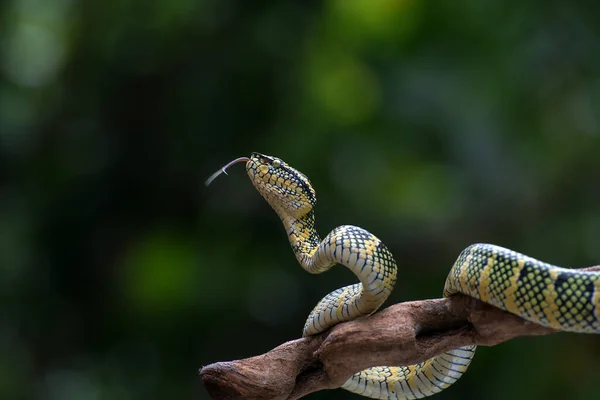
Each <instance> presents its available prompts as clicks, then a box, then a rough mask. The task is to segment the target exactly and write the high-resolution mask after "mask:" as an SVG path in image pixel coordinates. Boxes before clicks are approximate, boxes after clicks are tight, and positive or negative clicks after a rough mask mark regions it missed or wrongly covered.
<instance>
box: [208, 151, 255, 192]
mask: <svg viewBox="0 0 600 400" xmlns="http://www.w3.org/2000/svg"><path fill="white" fill-rule="evenodd" d="M248 161H250V159H249V158H248V157H240V158H236V159H235V160H233V161H231V162H229V163H227V165H225V166H224V167H223V168H221V169H220V170H218V171H217V172H215V173H214V174H212V175H211V176H210V177H209V178H208V179H207V180H206V182H204V184H205V185H206V186H208V185H210V184H211V183H212V181H214V180H215V179H216V178H217V176H219V175H221V174H225V175H227V168H229V167H231V166H232V165H233V164H237V163H239V162H248Z"/></svg>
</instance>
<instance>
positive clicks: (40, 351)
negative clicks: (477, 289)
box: [0, 0, 600, 400]
mask: <svg viewBox="0 0 600 400" xmlns="http://www.w3.org/2000/svg"><path fill="white" fill-rule="evenodd" d="M0 9H1V12H0V20H1V23H0V29H1V31H2V36H1V37H0V182H1V186H0V220H1V221H2V223H1V224H0V270H1V271H2V279H1V280H0V293H2V295H1V296H0V354H2V357H0V398H6V399H36V398H39V399H84V400H87V399H90V400H96V399H116V400H118V399H142V398H143V399H147V398H153V399H154V398H207V395H206V393H205V392H204V390H203V389H202V387H201V385H200V383H199V380H198V378H197V376H196V371H197V369H198V367H200V366H201V365H203V364H208V363H210V362H213V361H217V360H224V359H233V358H241V357H247V356H251V355H255V354H257V353H260V352H263V351H266V350H268V349H270V348H271V347H273V346H275V345H276V344H278V343H280V342H283V341H285V340H288V339H290V338H293V337H297V336H299V334H300V331H301V328H302V326H303V323H304V319H305V318H306V316H307V315H308V313H309V311H310V310H311V309H312V307H313V306H314V304H316V302H317V301H318V300H319V299H320V298H321V297H322V296H324V295H325V294H326V293H328V292H329V291H331V290H333V289H335V288H338V287H340V286H341V285H343V284H347V283H350V282H353V281H354V278H353V277H352V276H351V275H350V274H349V273H348V271H345V270H343V269H342V268H336V269H334V270H332V271H330V272H328V273H327V274H324V275H321V276H312V275H309V274H307V273H305V272H304V271H302V270H301V269H300V267H299V266H298V265H297V263H296V261H295V259H294V257H293V255H292V252H291V251H290V249H289V245H288V244H287V242H286V237H285V234H284V231H283V229H282V227H281V226H280V222H279V221H278V220H277V217H276V216H275V214H274V213H273V212H272V211H271V210H270V209H268V207H267V205H266V203H264V202H263V201H262V200H261V199H260V198H259V196H258V194H257V193H256V192H255V191H254V190H253V188H252V187H251V185H250V184H249V182H248V180H247V178H246V177H245V174H244V171H243V168H241V167H239V166H238V167H234V168H232V169H231V170H230V173H229V176H228V177H225V176H223V177H220V178H219V179H218V180H217V181H216V182H215V183H214V184H213V185H212V186H211V187H209V188H208V189H205V188H204V187H203V185H202V182H203V181H204V179H205V178H206V177H208V176H209V175H210V174H211V173H212V172H214V170H216V169H217V168H218V167H220V166H221V165H223V164H225V163H226V162H227V161H229V160H231V159H233V158H234V157H238V156H243V155H248V154H249V152H251V151H260V152H264V153H267V154H272V155H277V156H280V157H281V158H283V159H284V160H286V161H287V162H289V163H290V164H292V165H294V166H295V167H297V168H298V169H300V170H301V171H303V172H304V173H306V174H307V175H308V176H309V178H310V179H311V180H312V182H313V184H314V187H315V189H316V191H317V194H318V197H319V205H318V208H317V226H318V228H319V230H320V231H321V233H322V234H323V235H325V234H326V233H327V232H328V231H329V230H330V229H332V228H333V227H335V226H338V225H341V224H348V223H350V224H355V225H360V226H362V227H364V228H366V229H368V230H370V231H372V232H373V233H375V234H376V235H377V236H378V237H380V238H381V239H382V240H383V241H384V242H385V243H386V244H387V245H388V247H390V249H391V250H392V252H393V253H394V255H395V257H396V259H397V261H398V263H399V266H400V280H399V283H398V285H397V287H396V290H395V291H394V293H393V295H392V298H391V300H390V304H391V303H392V302H399V301H406V300H414V299H423V298H431V297H438V296H440V295H441V290H442V287H443V284H444V279H445V275H446V273H447V271H448V270H449V269H450V267H451V265H452V263H453V261H454V259H455V257H456V256H457V255H458V253H459V252H460V251H461V250H462V249H463V248H464V247H466V246H467V245H468V244H471V243H473V242H492V243H495V244H498V245H503V246H506V247H510V248H513V249H515V250H518V251H521V252H524V253H527V254H529V255H531V256H533V257H536V258H539V259H542V260H545V261H548V262H551V263H555V264H559V265H565V266H573V267H577V266H585V265H592V264H597V263H599V262H600V261H599V260H600V246H599V245H598V238H599V237H600V206H599V202H598V200H599V197H600V184H599V182H600V161H599V158H598V154H599V152H600V120H599V117H598V116H599V115H600V69H599V68H598V67H599V61H600V60H599V58H600V51H598V50H600V49H599V48H598V47H599V46H598V43H600V40H599V39H600V32H599V30H598V24H597V23H596V22H597V21H596V18H595V16H596V15H598V12H599V11H600V9H599V6H598V5H597V3H594V2H589V1H587V2H586V1H584V2H558V3H557V2H549V3H548V2H546V3H543V2H542V3H540V2H536V1H532V0H524V1H521V2H505V1H488V2H480V1H475V0H468V1H463V2H431V1H416V0H396V1H392V0H369V1H367V0H357V1H353V2H345V1H341V0H333V1H330V2H316V1H304V2H303V1H288V2H266V1H258V2H242V1H233V0H220V1H218V0H205V1H199V0H197V1H193V0H172V1H155V0H146V1H135V0H107V1H93V0H92V1H85V2H84V1H81V2H76V1H68V0H53V1H44V0H9V1H7V2H4V3H2V4H1V5H0ZM598 340H600V339H598V338H597V337H595V336H592V335H589V336H585V335H573V334H562V335H554V336H552V337H547V338H530V339H518V340H514V341H512V342H509V343H506V344H503V345H501V346H498V347H495V348H483V349H480V351H479V353H478V354H477V356H476V357H475V360H474V362H473V364H472V367H471V370H470V371H469V372H468V373H467V374H466V375H465V376H464V377H463V378H462V379H461V380H460V382H459V383H457V384H456V385H455V386H453V387H452V388H450V389H449V390H447V391H446V392H444V393H442V394H440V395H439V396H438V397H437V398H439V399H444V398H445V399H451V398H461V399H470V398H473V399H475V398H481V394H482V393H486V397H487V398H490V399H504V398H507V397H509V396H510V397H511V398H514V399H520V398H523V399H526V398H527V399H528V398H547V399H551V398H564V397H566V396H567V395H568V396H569V397H573V398H588V399H591V398H595V397H597V393H596V392H597V389H596V386H595V378H596V376H595V374H596V371H598V367H599V364H598V360H599V359H600V353H599V351H598V349H599V348H600V347H599V346H598ZM312 397H313V398H336V399H337V398H353V396H352V395H350V394H347V393H345V392H342V391H335V392H327V393H320V394H317V395H314V396H312Z"/></svg>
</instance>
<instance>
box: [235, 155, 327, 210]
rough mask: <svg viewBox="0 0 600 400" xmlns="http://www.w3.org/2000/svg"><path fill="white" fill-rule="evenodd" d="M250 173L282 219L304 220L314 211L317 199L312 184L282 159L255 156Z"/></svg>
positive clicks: (247, 164)
mask: <svg viewBox="0 0 600 400" xmlns="http://www.w3.org/2000/svg"><path fill="white" fill-rule="evenodd" d="M246 171H247V173H248V176H249V177H250V180H251V181H252V184H253V185H254V187H255V188H256V190H258V192H259V193H260V194H261V196H262V197H263V198H264V199H265V200H266V201H267V202H268V203H269V204H270V205H271V207H272V208H273V209H274V210H275V212H277V214H279V216H280V217H281V218H285V217H292V218H301V217H303V216H305V215H306V214H308V213H309V212H310V211H311V210H312V209H313V207H314V205H315V203H316V196H315V191H314V189H313V188H312V186H311V184H310V182H309V181H308V179H306V177H305V176H304V175H303V174H301V173H300V172H299V171H297V170H295V169H294V168H292V167H290V166H289V165H288V164H287V163H285V162H284V161H282V160H281V159H279V158H276V157H272V156H267V155H264V154H260V153H252V155H251V156H250V159H249V161H248V162H247V163H246Z"/></svg>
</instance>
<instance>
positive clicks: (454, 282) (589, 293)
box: [206, 153, 600, 399]
mask: <svg viewBox="0 0 600 400" xmlns="http://www.w3.org/2000/svg"><path fill="white" fill-rule="evenodd" d="M238 162H245V163H246V171H247V173H248V176H249V177H250V180H251V181H252V183H253V185H254V187H255V188H256V189H257V190H258V192H259V193H260V194H261V195H262V197H263V198H264V199H265V200H266V201H267V202H268V203H269V204H270V205H271V207H272V208H273V209H274V210H275V212H276V213H277V215H279V217H280V218H281V221H282V222H283V225H284V227H285V230H286V232H287V235H288V238H289V241H290V244H291V246H292V249H293V251H294V254H295V255H296V259H297V260H298V262H299V263H300V265H301V266H302V268H304V269H305V270H306V271H308V272H310V273H312V274H319V273H321V272H325V271H327V270H328V269H330V268H331V267H332V266H333V265H335V264H341V265H344V266H345V267H347V268H348V269H349V270H350V271H352V272H353V273H354V274H355V275H356V277H357V278H358V280H359V281H360V283H357V284H354V285H350V286H346V287H343V288H340V289H337V290H335V291H333V292H331V293H330V294H328V295H327V296H325V297H324V298H323V299H322V300H321V301H320V302H319V303H318V304H317V306H316V307H315V308H314V309H313V310H312V312H311V313H310V315H309V316H308V319H307V320H306V323H305V325H304V330H303V336H309V335H315V334H317V333H320V332H323V331H325V330H327V329H329V328H331V327H332V326H334V325H336V324H339V323H340V322H343V321H349V320H353V319H356V318H358V317H361V316H365V315H369V314H372V313H373V312H375V311H376V310H377V309H378V308H379V307H380V306H381V305H382V303H383V302H384V301H385V300H386V299H387V297H388V296H389V295H390V293H391V292H392V289H393V288H394V284H395V283H396V274H397V266H396V262H395V261H394V257H393V256H392V254H391V253H390V251H389V250H388V249H387V248H386V246H385V245H384V244H383V243H382V242H381V241H380V240H379V239H378V238H377V237H375V236H374V235H373V234H371V233H370V232H368V231H366V230H364V229H363V228H360V227H357V226H352V225H343V226H340V227H337V228H335V229H334V230H333V231H332V232H331V233H329V235H327V236H326V237H325V239H323V240H321V238H320V237H319V235H318V234H317V232H316V230H315V226H314V222H315V214H314V207H315V204H316V195H315V191H314V189H313V187H312V185H311V183H310V181H309V180H308V178H307V177H306V176H305V175H304V174H302V173H301V172H299V171H298V170H296V169H294V168H292V167H290V166H289V165H288V164H287V163H285V162H284V161H282V160H281V159H279V158H276V157H271V156H267V155H263V154H259V153H252V154H251V156H250V157H249V158H247V157H241V158H238V159H236V160H234V161H232V162H230V163H229V164H227V165H226V166H225V167H223V168H222V169H221V170H219V171H217V172H216V173H215V174H213V176H211V177H210V178H209V180H208V181H207V182H206V184H207V185H208V184H209V183H210V182H211V181H212V180H213V179H214V178H216V176H218V175H219V174H220V173H222V172H225V171H226V169H227V168H228V167H229V166H231V165H232V164H235V163H238ZM457 293H463V294H465V295H468V296H472V297H474V298H477V299H480V300H482V301H484V302H486V303H489V304H491V305H494V306H496V307H499V308H501V309H503V310H506V311H508V312H510V313H513V314H515V315H518V316H520V317H522V318H524V319H526V320H528V321H531V322H534V323H537V324H540V325H543V326H546V327H550V328H554V329H557V330H562V331H570V332H585V333H600V273H598V272H583V271H575V270H569V269H565V268H560V267H557V266H553V265H550V264H546V263H544V262H541V261H538V260H536V259H534V258H531V257H528V256H526V255H523V254H520V253H517V252H515V251H512V250H508V249H505V248H502V247H499V246H495V245H491V244H481V243H478V244H473V245H471V246H469V247H467V248H466V249H465V250H463V251H462V252H461V253H460V255H459V257H458V259H457V260H456V262H455V263H454V265H453V267H452V269H451V270H450V273H449V275H448V278H447V280H446V284H445V287H444V296H446V297H448V296H452V295H454V294H457ZM475 348H476V346H465V347H460V348H458V349H454V350H450V351H448V352H445V353H442V354H438V355H436V356H435V357H433V358H431V359H429V360H426V361H424V362H421V363H419V364H415V365H408V366H396V367H386V366H381V367H373V368H368V369H366V370H364V371H360V372H357V373H356V374H354V375H353V376H352V377H351V378H349V379H348V381H347V382H346V383H344V385H343V386H342V388H344V389H346V390H349V391H351V392H354V393H357V394H360V395H363V396H366V397H371V398H375V399H415V398H423V397H426V396H430V395H432V394H435V393H438V392H440V391H442V390H443V389H445V388H447V387H448V386H450V385H452V384H453V383H454V382H456V381H457V380H458V378H460V377H461V376H462V375H463V374H464V372H465V371H466V370H467V368H468V366H469V363H470V362H471V360H472V358H473V356H474V354H475ZM349 351H351V350H349Z"/></svg>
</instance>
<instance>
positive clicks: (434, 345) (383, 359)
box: [200, 266, 600, 400]
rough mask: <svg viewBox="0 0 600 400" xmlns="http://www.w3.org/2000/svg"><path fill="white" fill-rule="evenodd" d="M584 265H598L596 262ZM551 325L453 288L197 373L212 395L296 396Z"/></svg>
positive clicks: (533, 332) (537, 332) (545, 331)
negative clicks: (365, 372)
mask: <svg viewBox="0 0 600 400" xmlns="http://www.w3.org/2000/svg"><path fill="white" fill-rule="evenodd" d="M583 270H586V271H600V266H596V267H590V268H585V269H583ZM553 332H555V331H554V330H552V329H548V328H544V327H542V326H539V325H536V324H533V323H531V322H527V321H525V320H523V319H521V318H519V317H517V316H514V315H512V314H509V313H507V312H505V311H502V310H500V309H498V308H496V307H493V306H490V305H487V304H485V303H483V302H481V301H479V300H476V299H474V298H471V297H468V296H464V295H456V296H453V297H451V298H445V299H434V300H421V301H412V302H407V303H400V304H395V305H393V306H391V307H389V308H387V309H384V310H382V311H380V312H378V313H376V314H374V315H372V316H370V317H366V318H361V319H358V320H355V321H350V322H346V323H343V324H339V325H337V326H335V327H334V328H332V329H330V330H329V331H326V332H323V333H321V334H319V335H316V336H311V337H308V338H302V339H297V340H293V341H291V342H287V343H284V344H282V345H281V346H279V347H276V348H274V349H273V350H271V351H269V352H267V353H265V354H262V355H260V356H256V357H251V358H246V359H243V360H236V361H229V362H218V363H215V364H211V365H207V366H206V367H204V368H202V369H201V370H200V377H201V378H202V381H203V382H204V385H205V387H206V389H207V390H208V392H209V393H210V395H211V397H212V398H213V399H219V400H220V399H228V400H229V399H257V400H258V399H261V400H266V399H274V400H275V399H278V400H284V399H289V400H291V399H299V398H300V397H303V396H305V395H307V394H309V393H312V392H316V391H318V390H324V389H334V388H337V387H339V386H341V385H342V384H343V383H344V382H345V381H346V380H347V379H348V378H349V377H350V376H351V375H352V374H354V373H355V372H358V371H360V370H362V369H365V368H368V367H373V366H377V365H409V364H415V363H418V362H421V361H424V360H426V359H428V358H431V357H433V356H435V355H436V354H439V353H442V352H444V351H448V350H450V349H454V348H457V347H460V346H466V345H471V344H476V345H483V346H493V345H496V344H498V343H501V342H504V341H506V340H509V339H512V338H515V337H518V336H530V335H547V334H549V333H553Z"/></svg>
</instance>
